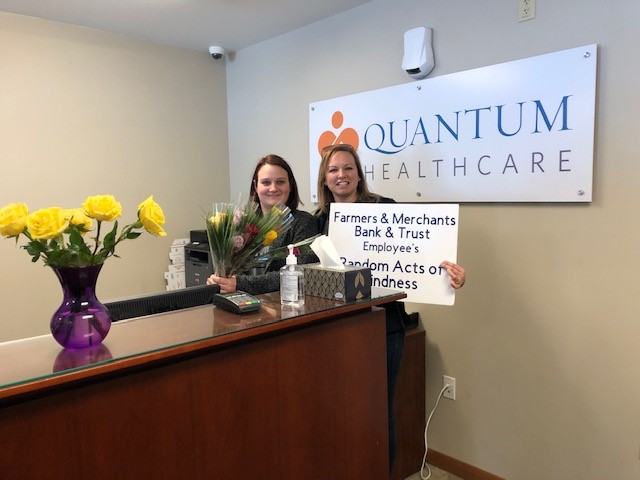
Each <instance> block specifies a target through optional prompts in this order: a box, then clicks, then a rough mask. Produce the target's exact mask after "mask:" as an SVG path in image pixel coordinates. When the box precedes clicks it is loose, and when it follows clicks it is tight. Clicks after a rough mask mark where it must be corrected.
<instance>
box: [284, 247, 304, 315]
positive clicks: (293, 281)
mask: <svg viewBox="0 0 640 480" xmlns="http://www.w3.org/2000/svg"><path fill="white" fill-rule="evenodd" d="M287 248H288V249H289V255H287V264H286V265H285V266H284V267H282V268H281V269H280V303H281V304H282V305H288V306H291V307H301V306H302V305H304V270H303V269H302V267H301V266H300V265H298V258H297V257H296V256H295V255H294V254H293V245H289V246H287Z"/></svg>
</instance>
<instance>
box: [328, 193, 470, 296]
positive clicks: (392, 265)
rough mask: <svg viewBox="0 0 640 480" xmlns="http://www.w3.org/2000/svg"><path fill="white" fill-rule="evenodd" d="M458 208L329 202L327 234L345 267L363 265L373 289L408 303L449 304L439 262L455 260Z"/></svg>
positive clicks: (449, 292)
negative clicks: (399, 293)
mask: <svg viewBox="0 0 640 480" xmlns="http://www.w3.org/2000/svg"><path fill="white" fill-rule="evenodd" d="M458 215H459V206H458V205H457V204H397V203H395V204H389V203H333V204H331V212H330V216H329V222H330V226H329V236H330V237H331V241H332V242H333V244H334V245H335V246H336V249H337V250H338V252H339V253H340V256H341V257H342V261H343V263H344V264H345V265H358V266H363V267H368V268H370V269H371V271H372V277H373V286H377V287H384V288H390V289H394V290H403V291H405V292H406V293H407V299H406V301H408V302H414V303H433V304H438V305H453V303H454V300H455V294H454V289H453V288H451V286H450V285H449V278H448V275H447V273H446V271H445V270H444V269H443V268H441V267H440V263H441V262H442V261H443V260H448V261H451V262H456V258H457V248H458V224H459V218H458Z"/></svg>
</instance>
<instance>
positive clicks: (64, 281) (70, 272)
mask: <svg viewBox="0 0 640 480" xmlns="http://www.w3.org/2000/svg"><path fill="white" fill-rule="evenodd" d="M51 268H52V269H53V271H54V272H55V274H56V276H57V277H58V280H60V285H61V286H62V295H63V300H62V305H60V308H58V310H56V312H55V313H54V314H53V316H52V317H51V325H50V326H51V334H52V335H53V338H55V339H56V341H57V342H58V343H59V344H60V345H62V346H63V347H64V348H72V349H75V348H89V347H95V346H97V345H100V344H101V343H102V341H103V340H104V338H105V337H106V336H107V333H109V329H110V328H111V316H110V315H109V311H108V310H107V307H105V306H104V305H103V304H102V303H100V301H98V299H97V298H96V282H97V281H98V274H99V273H100V270H101V269H102V265H89V266H86V267H51Z"/></svg>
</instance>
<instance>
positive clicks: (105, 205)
mask: <svg viewBox="0 0 640 480" xmlns="http://www.w3.org/2000/svg"><path fill="white" fill-rule="evenodd" d="M82 208H84V212H85V213H86V214H87V215H88V216H89V217H91V218H95V219H96V220H100V221H107V222H111V221H112V220H115V219H116V218H118V217H119V216H120V215H121V214H122V206H121V205H120V202H118V201H117V200H116V199H115V198H114V196H113V195H94V196H93V197H88V198H87V199H86V200H85V202H84V203H83V204H82Z"/></svg>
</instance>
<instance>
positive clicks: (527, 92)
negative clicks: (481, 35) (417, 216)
mask: <svg viewBox="0 0 640 480" xmlns="http://www.w3.org/2000/svg"><path fill="white" fill-rule="evenodd" d="M596 64H597V45H595V44H594V45H587V46H584V47H579V48H573V49H570V50H564V51H561V52H556V53H551V54H548V55H541V56H537V57H532V58H527V59H524V60H517V61H513V62H507V63H502V64H499V65H493V66H489V67H483V68H477V69H474V70H468V71H465V72H460V73H455V74H451V75H443V76H440V77H434V78H429V79H426V80H422V81H419V82H412V83H407V84H404V85H398V86H394V87H389V88H384V89H380V90H374V91H371V92H365V93H360V94H356V95H349V96H345V97H340V98H334V99H331V100H326V101H322V102H317V103H312V104H311V105H310V111H309V133H310V137H309V151H310V180H311V201H312V202H317V196H316V195H317V183H316V182H317V174H318V167H319V164H320V151H321V149H322V147H324V146H326V145H331V144H333V143H350V144H352V145H354V146H355V147H356V148H357V150H358V153H359V155H360V158H361V160H362V164H363V168H364V170H365V172H366V180H367V182H368V184H369V186H370V187H371V190H372V191H374V192H376V193H379V194H381V195H384V196H387V197H393V198H395V199H396V200H397V201H402V202H589V201H591V196H592V172H593V145H594V118H595V93H596Z"/></svg>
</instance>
